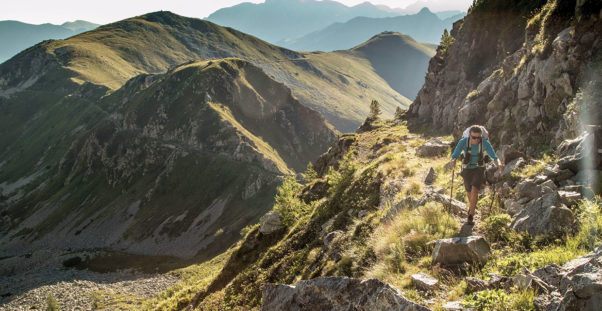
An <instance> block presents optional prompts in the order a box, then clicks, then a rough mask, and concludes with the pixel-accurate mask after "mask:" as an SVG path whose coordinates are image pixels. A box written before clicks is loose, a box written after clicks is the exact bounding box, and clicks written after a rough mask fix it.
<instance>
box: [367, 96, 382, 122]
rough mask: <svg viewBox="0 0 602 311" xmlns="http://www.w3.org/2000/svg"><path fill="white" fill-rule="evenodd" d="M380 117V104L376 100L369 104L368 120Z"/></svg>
mask: <svg viewBox="0 0 602 311" xmlns="http://www.w3.org/2000/svg"><path fill="white" fill-rule="evenodd" d="M379 115H380V104H379V103H378V101H377V100H372V102H371V103H370V116H369V117H370V118H371V119H378V116H379Z"/></svg>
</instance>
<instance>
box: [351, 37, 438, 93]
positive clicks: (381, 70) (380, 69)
mask: <svg viewBox="0 0 602 311" xmlns="http://www.w3.org/2000/svg"><path fill="white" fill-rule="evenodd" d="M351 51H353V52H355V53H358V54H359V55H361V56H363V57H365V58H367V59H368V60H369V61H370V63H372V67H373V68H374V70H375V71H376V72H377V73H378V74H379V75H380V76H381V77H383V78H384V79H385V80H386V81H387V82H388V83H389V85H391V87H392V88H393V89H394V90H396V91H397V92H399V93H400V94H406V96H408V97H409V98H411V99H414V98H415V97H416V94H417V93H418V91H419V90H420V88H421V87H422V85H423V84H424V75H425V74H426V71H427V69H428V62H429V60H430V59H431V57H433V56H434V55H435V49H433V48H432V46H431V45H428V44H423V43H420V42H416V41H414V39H412V38H411V37H410V36H406V35H402V34H400V33H392V32H385V33H381V34H379V35H376V36H374V37H372V38H371V39H370V40H368V41H367V42H365V43H363V44H361V45H359V46H357V47H355V48H353V49H351ZM402 55H403V56H402Z"/></svg>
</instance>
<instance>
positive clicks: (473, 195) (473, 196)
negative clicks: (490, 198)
mask: <svg viewBox="0 0 602 311" xmlns="http://www.w3.org/2000/svg"><path fill="white" fill-rule="evenodd" d="M466 195H467V196H468V203H469V208H468V215H474V214H475V209H476V207H477V201H478V200H479V189H478V188H477V187H475V186H472V189H471V191H470V192H468V193H466Z"/></svg>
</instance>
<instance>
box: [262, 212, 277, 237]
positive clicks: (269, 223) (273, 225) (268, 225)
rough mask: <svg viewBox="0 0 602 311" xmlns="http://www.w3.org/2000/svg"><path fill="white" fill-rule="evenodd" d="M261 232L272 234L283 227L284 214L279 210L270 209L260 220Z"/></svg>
mask: <svg viewBox="0 0 602 311" xmlns="http://www.w3.org/2000/svg"><path fill="white" fill-rule="evenodd" d="M260 223H261V225H260V227H259V232H261V233H263V234H271V233H274V232H276V231H278V230H280V229H282V216H281V215H280V213H279V212H277V211H270V212H268V213H267V214H265V215H264V216H263V217H262V218H261V220H260Z"/></svg>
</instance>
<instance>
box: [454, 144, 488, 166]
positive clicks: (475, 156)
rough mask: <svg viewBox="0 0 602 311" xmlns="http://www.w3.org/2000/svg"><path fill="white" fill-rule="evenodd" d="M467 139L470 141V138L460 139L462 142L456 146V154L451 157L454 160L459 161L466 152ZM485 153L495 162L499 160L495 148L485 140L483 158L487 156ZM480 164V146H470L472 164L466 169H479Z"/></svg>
mask: <svg viewBox="0 0 602 311" xmlns="http://www.w3.org/2000/svg"><path fill="white" fill-rule="evenodd" d="M467 139H469V138H468V137H464V138H462V139H460V141H459V142H458V145H456V149H454V152H453V153H452V155H451V157H452V158H453V159H457V158H458V157H459V156H460V154H461V153H462V152H465V151H466V140H467ZM485 153H487V155H489V157H491V158H492V159H494V160H497V159H498V156H497V155H496V154H495V151H493V146H491V143H490V142H489V140H487V139H484V138H483V156H484V155H485ZM478 164H479V144H476V145H472V144H471V145H470V163H469V164H468V166H466V168H476V167H478Z"/></svg>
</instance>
